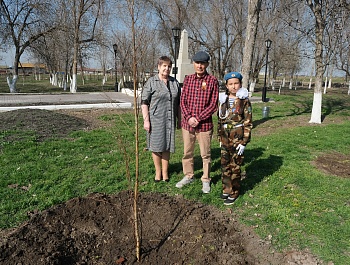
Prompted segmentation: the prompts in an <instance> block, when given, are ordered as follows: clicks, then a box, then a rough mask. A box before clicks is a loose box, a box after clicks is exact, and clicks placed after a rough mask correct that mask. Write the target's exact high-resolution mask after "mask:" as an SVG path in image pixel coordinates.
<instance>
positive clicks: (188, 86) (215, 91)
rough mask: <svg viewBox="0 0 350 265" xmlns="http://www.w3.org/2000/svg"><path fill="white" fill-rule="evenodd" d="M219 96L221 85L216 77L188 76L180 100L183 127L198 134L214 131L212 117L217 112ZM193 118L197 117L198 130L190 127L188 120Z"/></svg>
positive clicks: (207, 75) (206, 75)
mask: <svg viewBox="0 0 350 265" xmlns="http://www.w3.org/2000/svg"><path fill="white" fill-rule="evenodd" d="M218 95H219V83H218V80H217V79H216V78H215V77H214V76H212V75H209V74H208V73H206V74H205V75H204V76H202V77H197V74H193V75H188V76H186V77H185V80H184V82H183V87H182V90H181V100H180V107H181V112H182V121H181V127H182V128H183V129H185V130H188V131H194V130H195V131H196V132H206V131H210V130H212V129H213V119H212V115H213V113H214V112H215V111H216V110H217V101H218ZM191 117H195V118H196V119H197V120H198V122H199V124H198V126H197V127H196V128H192V127H191V126H189V125H188V120H189V119H190V118H191Z"/></svg>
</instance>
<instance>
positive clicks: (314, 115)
mask: <svg viewBox="0 0 350 265" xmlns="http://www.w3.org/2000/svg"><path fill="white" fill-rule="evenodd" d="M321 109H322V93H321V92H315V93H314V101H313V104H312V112H311V119H310V121H309V123H321V114H322V113H321Z"/></svg>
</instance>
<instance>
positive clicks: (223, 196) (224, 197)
mask: <svg viewBox="0 0 350 265" xmlns="http://www.w3.org/2000/svg"><path fill="white" fill-rule="evenodd" d="M228 196H229V194H227V193H222V194H220V199H223V200H226V199H227V198H228Z"/></svg>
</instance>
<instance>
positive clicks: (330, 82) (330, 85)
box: [328, 77, 332, 88]
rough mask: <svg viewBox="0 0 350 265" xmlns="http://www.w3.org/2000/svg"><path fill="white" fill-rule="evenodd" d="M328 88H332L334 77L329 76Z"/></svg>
mask: <svg viewBox="0 0 350 265" xmlns="http://www.w3.org/2000/svg"><path fill="white" fill-rule="evenodd" d="M328 88H332V77H330V78H329V81H328Z"/></svg>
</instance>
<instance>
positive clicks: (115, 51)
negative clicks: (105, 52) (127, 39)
mask: <svg viewBox="0 0 350 265" xmlns="http://www.w3.org/2000/svg"><path fill="white" fill-rule="evenodd" d="M113 50H114V69H115V84H114V91H115V92H118V78H117V75H118V71H117V51H118V46H117V44H113Z"/></svg>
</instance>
